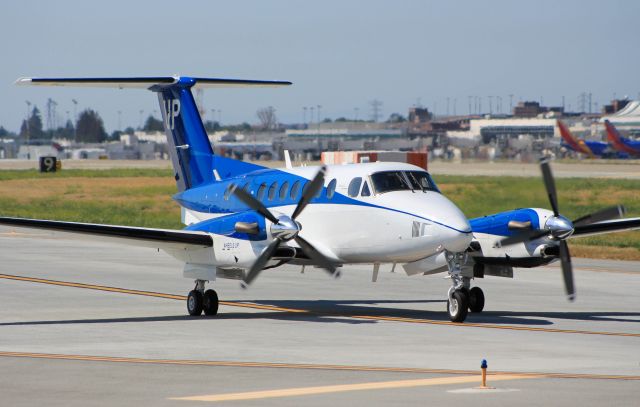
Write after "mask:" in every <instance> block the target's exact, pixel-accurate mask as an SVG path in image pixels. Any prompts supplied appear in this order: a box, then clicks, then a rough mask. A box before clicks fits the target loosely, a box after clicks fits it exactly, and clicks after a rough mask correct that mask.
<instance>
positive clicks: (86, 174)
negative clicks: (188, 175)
mask: <svg viewBox="0 0 640 407" xmlns="http://www.w3.org/2000/svg"><path fill="white" fill-rule="evenodd" d="M78 177H83V178H125V177H169V178H171V177H173V171H172V170H170V169H153V168H150V169H146V168H115V169H108V170H62V171H59V172H54V173H41V172H39V171H37V170H10V171H0V181H8V180H15V179H56V178H78Z"/></svg>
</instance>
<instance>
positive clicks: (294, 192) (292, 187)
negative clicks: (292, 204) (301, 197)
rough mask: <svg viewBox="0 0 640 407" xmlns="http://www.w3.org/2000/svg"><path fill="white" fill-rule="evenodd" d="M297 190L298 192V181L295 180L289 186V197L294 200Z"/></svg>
mask: <svg viewBox="0 0 640 407" xmlns="http://www.w3.org/2000/svg"><path fill="white" fill-rule="evenodd" d="M298 192H300V181H296V182H294V183H293V185H292V186H291V192H290V193H289V197H290V198H291V199H293V200H294V201H295V200H296V199H298Z"/></svg>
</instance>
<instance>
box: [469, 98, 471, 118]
mask: <svg viewBox="0 0 640 407" xmlns="http://www.w3.org/2000/svg"><path fill="white" fill-rule="evenodd" d="M469 116H471V96H469Z"/></svg>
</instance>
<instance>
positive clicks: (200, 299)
mask: <svg viewBox="0 0 640 407" xmlns="http://www.w3.org/2000/svg"><path fill="white" fill-rule="evenodd" d="M205 283H206V281H205V280H196V286H195V288H194V289H193V290H191V291H190V292H189V296H188V297H187V311H189V315H191V316H194V317H195V316H198V315H200V314H202V311H204V314H205V315H216V314H217V313H218V293H216V292H215V290H212V289H209V290H207V291H205V290H204V285H205Z"/></svg>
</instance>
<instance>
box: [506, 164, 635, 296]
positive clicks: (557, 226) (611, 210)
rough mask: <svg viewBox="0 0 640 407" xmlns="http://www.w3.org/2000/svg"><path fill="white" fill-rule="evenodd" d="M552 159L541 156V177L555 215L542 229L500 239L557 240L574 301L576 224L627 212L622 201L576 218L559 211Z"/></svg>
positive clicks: (511, 241) (566, 283)
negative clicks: (569, 240) (572, 243)
mask: <svg viewBox="0 0 640 407" xmlns="http://www.w3.org/2000/svg"><path fill="white" fill-rule="evenodd" d="M549 160H550V158H549V157H542V158H541V159H540V170H541V171H542V179H543V181H544V186H545V189H546V192H547V196H548V198H549V203H550V204H551V209H552V211H553V217H550V218H549V219H547V221H546V223H545V225H544V228H543V229H537V230H531V231H527V232H523V233H518V234H515V235H513V236H509V237H507V238H505V239H502V240H501V241H500V243H501V245H502V246H508V245H512V244H516V243H521V242H529V241H532V240H536V239H540V238H542V237H545V236H546V237H548V238H550V239H552V240H558V241H559V245H558V248H559V257H560V265H561V268H562V276H563V279H564V286H565V291H566V293H567V297H568V299H569V300H570V301H573V300H574V299H575V295H576V291H575V286H574V284H573V267H572V265H571V254H570V252H569V245H568V244H567V242H566V239H567V238H568V237H569V236H571V235H572V234H573V232H574V230H575V227H578V228H580V227H583V226H586V225H590V224H592V223H596V222H603V221H607V220H611V219H615V218H620V217H622V216H623V215H624V213H625V209H624V207H623V206H622V205H616V206H611V207H608V208H604V209H601V210H599V211H596V212H593V213H591V214H589V215H585V216H582V217H580V218H577V219H575V220H574V221H573V222H572V221H570V220H569V219H567V218H565V217H564V216H562V215H560V212H559V209H558V197H557V193H556V184H555V181H554V179H553V174H552V173H551V166H550V165H549Z"/></svg>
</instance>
